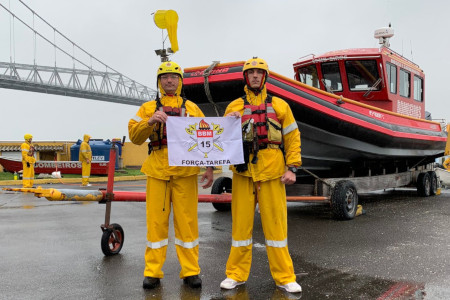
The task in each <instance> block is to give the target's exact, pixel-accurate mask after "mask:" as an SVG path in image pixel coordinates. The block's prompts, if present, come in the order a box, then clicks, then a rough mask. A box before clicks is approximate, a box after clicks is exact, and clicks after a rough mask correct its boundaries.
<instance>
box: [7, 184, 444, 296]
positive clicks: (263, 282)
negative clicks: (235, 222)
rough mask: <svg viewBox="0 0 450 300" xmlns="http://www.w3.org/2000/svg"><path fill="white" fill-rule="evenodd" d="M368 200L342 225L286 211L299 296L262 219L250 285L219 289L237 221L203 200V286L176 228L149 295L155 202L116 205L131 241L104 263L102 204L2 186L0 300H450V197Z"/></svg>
mask: <svg viewBox="0 0 450 300" xmlns="http://www.w3.org/2000/svg"><path fill="white" fill-rule="evenodd" d="M43 187H46V188H59V189H62V188H70V189H72V188H76V189H78V188H79V189H81V187H79V185H69V184H66V185H63V184H53V185H44V186H43ZM105 187H106V183H104V184H103V183H98V184H94V185H93V186H92V187H90V189H98V188H105ZM115 190H129V191H144V190H145V182H144V181H132V182H116V183H115ZM206 192H207V191H206ZM360 203H361V204H362V205H363V207H364V209H365V211H366V214H365V215H362V216H359V217H357V218H355V219H354V220H351V221H336V220H334V219H333V218H332V216H331V213H330V211H329V210H328V209H327V208H326V207H323V206H312V205H306V204H302V203H289V204H288V222H289V223H288V226H289V236H288V237H289V250H290V253H291V256H292V259H293V262H294V268H295V271H296V274H297V281H298V282H299V283H300V284H301V286H302V288H303V293H301V294H299V295H289V294H286V293H284V292H282V291H280V290H278V289H277V288H276V287H275V284H274V282H273V280H272V278H271V275H270V272H269V267H268V262H267V255H266V252H265V248H264V235H263V233H262V229H261V221H260V218H259V215H258V214H257V216H256V218H255V227H254V233H253V242H254V248H253V263H252V270H251V274H250V278H249V280H248V282H247V283H246V284H245V285H243V286H240V287H239V288H237V289H236V290H232V291H224V290H221V289H220V287H219V284H220V282H221V281H222V280H223V279H224V278H225V274H224V272H225V264H226V260H227V257H228V253H229V248H230V244H231V214H230V213H229V212H217V211H215V209H214V208H213V207H212V205H211V204H209V203H200V204H199V213H198V217H199V230H200V267H201V268H202V272H201V278H202V280H203V287H202V289H198V290H191V289H189V288H188V287H186V286H184V285H183V283H182V280H181V279H179V271H180V267H179V264H178V260H177V257H176V253H175V246H174V243H173V239H174V236H173V226H172V224H171V228H170V237H169V247H168V251H167V260H166V263H165V265H164V268H163V270H164V272H165V278H164V279H162V281H161V286H160V287H158V288H157V289H155V290H149V291H148V290H144V289H142V280H143V274H142V273H143V267H144V251H145V243H146V225H145V203H138V202H133V203H118V202H114V203H112V213H111V223H118V224H120V225H121V226H122V227H123V229H124V231H125V241H124V246H123V248H122V250H121V252H120V254H118V255H115V256H111V257H105V256H104V255H103V253H102V251H101V247H100V239H101V235H102V231H101V229H100V225H101V224H103V223H104V217H105V205H104V204H98V203H86V202H50V201H47V200H46V199H40V198H36V197H34V196H33V195H31V194H21V193H13V192H5V191H0V240H1V245H0V258H1V261H0V299H14V300H17V299H185V300H188V299H189V300H191V299H380V300H381V299H450V191H449V190H442V194H441V195H439V196H433V197H428V198H420V197H417V196H416V192H415V190H411V189H400V190H396V191H390V192H379V193H371V194H365V195H361V196H360Z"/></svg>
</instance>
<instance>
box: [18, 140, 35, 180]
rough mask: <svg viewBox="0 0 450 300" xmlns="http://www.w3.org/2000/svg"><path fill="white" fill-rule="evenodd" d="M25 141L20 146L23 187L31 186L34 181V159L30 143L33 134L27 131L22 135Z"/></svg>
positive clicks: (32, 147)
mask: <svg viewBox="0 0 450 300" xmlns="http://www.w3.org/2000/svg"><path fill="white" fill-rule="evenodd" d="M24 139H25V143H23V144H22V145H21V146H20V150H21V152H22V167H23V173H22V184H23V187H24V188H31V187H33V181H34V163H35V162H36V159H35V158H34V146H33V144H32V143H31V142H32V141H33V136H32V135H31V134H29V133H27V134H25V136H24Z"/></svg>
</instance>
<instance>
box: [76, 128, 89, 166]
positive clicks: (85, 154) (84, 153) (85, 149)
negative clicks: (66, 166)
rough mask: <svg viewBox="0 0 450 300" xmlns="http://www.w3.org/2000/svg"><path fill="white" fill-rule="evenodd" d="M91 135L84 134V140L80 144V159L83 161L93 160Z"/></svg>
mask: <svg viewBox="0 0 450 300" xmlns="http://www.w3.org/2000/svg"><path fill="white" fill-rule="evenodd" d="M90 138H91V136H90V135H88V134H85V135H84V136H83V142H82V143H81V145H80V154H79V155H78V160H79V161H81V162H88V161H89V162H91V161H92V151H91V146H89V139H90Z"/></svg>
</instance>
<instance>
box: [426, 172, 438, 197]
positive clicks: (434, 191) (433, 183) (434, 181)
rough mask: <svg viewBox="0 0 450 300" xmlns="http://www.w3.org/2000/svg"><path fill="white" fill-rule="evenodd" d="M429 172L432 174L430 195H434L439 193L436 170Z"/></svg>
mask: <svg viewBox="0 0 450 300" xmlns="http://www.w3.org/2000/svg"><path fill="white" fill-rule="evenodd" d="M428 174H429V175H430V195H431V196H434V195H436V194H437V189H438V182H437V176H436V172H434V171H429V172H428Z"/></svg>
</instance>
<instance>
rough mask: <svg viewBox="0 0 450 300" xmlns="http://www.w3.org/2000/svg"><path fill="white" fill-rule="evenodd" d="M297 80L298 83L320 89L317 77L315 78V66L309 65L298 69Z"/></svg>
mask: <svg viewBox="0 0 450 300" xmlns="http://www.w3.org/2000/svg"><path fill="white" fill-rule="evenodd" d="M298 78H299V79H300V82H302V83H304V84H307V85H310V86H313V87H315V88H318V89H319V88H320V86H319V77H318V76H317V69H316V66H315V65H309V66H306V67H302V68H299V69H298Z"/></svg>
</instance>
